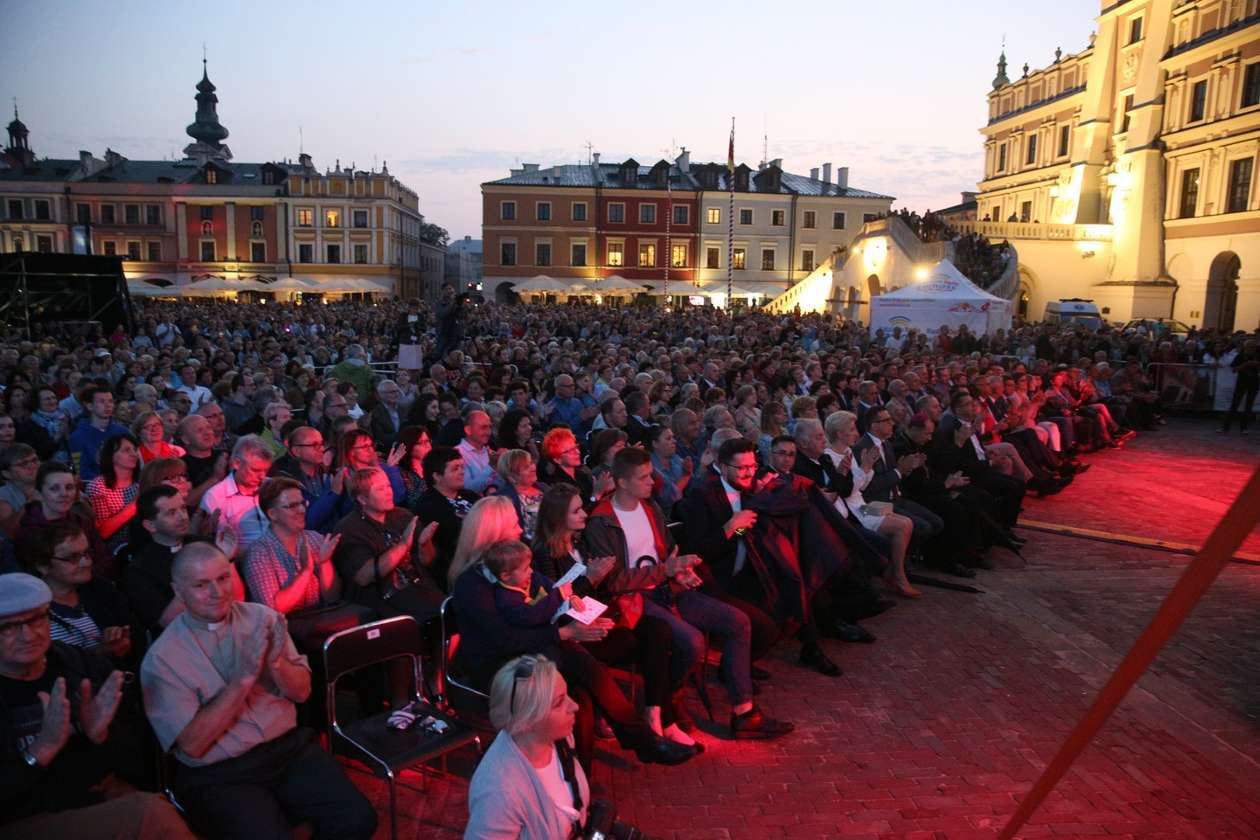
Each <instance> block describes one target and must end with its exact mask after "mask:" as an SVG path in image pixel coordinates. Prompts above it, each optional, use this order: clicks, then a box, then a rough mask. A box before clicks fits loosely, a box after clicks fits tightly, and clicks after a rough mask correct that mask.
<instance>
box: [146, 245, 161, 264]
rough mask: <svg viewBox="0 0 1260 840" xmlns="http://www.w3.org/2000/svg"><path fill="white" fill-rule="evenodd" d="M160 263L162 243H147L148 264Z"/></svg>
mask: <svg viewBox="0 0 1260 840" xmlns="http://www.w3.org/2000/svg"><path fill="white" fill-rule="evenodd" d="M161 261H162V243H161V242H150V243H149V262H161Z"/></svg>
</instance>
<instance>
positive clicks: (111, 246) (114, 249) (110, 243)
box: [18, 239, 214, 257]
mask: <svg viewBox="0 0 1260 840" xmlns="http://www.w3.org/2000/svg"><path fill="white" fill-rule="evenodd" d="M101 247H102V248H103V249H104V251H105V256H107V257H116V256H118V243H117V242H115V241H114V240H112V239H107V240H105V241H104V242H102V243H101ZM210 247H211V249H212V250H213V248H214V243H213V242H211V243H210ZM18 250H19V251H20V250H22V249H21V248H18Z"/></svg>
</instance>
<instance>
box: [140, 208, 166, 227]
mask: <svg viewBox="0 0 1260 840" xmlns="http://www.w3.org/2000/svg"><path fill="white" fill-rule="evenodd" d="M144 223H145V224H146V225H160V224H162V208H161V207H159V206H158V205H156V204H146V205H144Z"/></svg>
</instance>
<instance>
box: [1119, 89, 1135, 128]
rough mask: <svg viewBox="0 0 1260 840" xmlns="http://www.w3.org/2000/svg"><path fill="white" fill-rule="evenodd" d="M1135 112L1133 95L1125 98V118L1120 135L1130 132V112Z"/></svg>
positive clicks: (1121, 122) (1121, 124) (1122, 120)
mask: <svg viewBox="0 0 1260 840" xmlns="http://www.w3.org/2000/svg"><path fill="white" fill-rule="evenodd" d="M1132 110H1133V94H1131V93H1130V94H1129V95H1128V96H1126V97H1125V98H1124V117H1123V118H1122V119H1121V120H1120V133H1121V134H1124V133H1125V132H1127V131H1128V130H1129V112H1130V111H1132Z"/></svg>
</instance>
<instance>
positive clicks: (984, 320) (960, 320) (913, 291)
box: [871, 260, 1011, 335]
mask: <svg viewBox="0 0 1260 840" xmlns="http://www.w3.org/2000/svg"><path fill="white" fill-rule="evenodd" d="M942 325H943V326H947V327H949V328H950V331H951V332H953V331H955V330H957V329H958V327H960V326H963V325H966V327H967V329H968V330H969V331H971V332H972V333H973V334H975V335H988V334H990V333H993V332H995V331H997V330H1009V329H1010V328H1011V302H1010V301H1009V300H1003V299H1002V298H1000V297H995V296H994V295H991V294H989V293H988V292H986V291H985V290H984V289H981V288H980V287H979V286H977V285H976V284H975V283H972V282H971V281H970V280H968V279H967V278H966V277H965V276H964V275H963V273H962V272H961V271H959V270H958V268H957V266H955V265H954V264H953V263H952V262H950V261H949V260H941V261H940V262H938V263H937V264H936V265H934V266H932V267H931V269H929V270H928V273H927V277H925V278H924V279H923V280H919V281H916V282H914V283H911V284H910V285H908V286H902V287H901V288H900V289H897V290H895V291H892V292H889V293H888V294H885V295H879V296H878V297H875V298H872V299H871V334H872V335H874V334H875V331H876V330H878V329H882V330H883V331H884V333H885V334H887V333H889V332H891V331H892V328H893V327H901V328H902V331H903V332H904V331H905V330H907V329H911V328H914V329H917V330H919V331H920V332H925V333H928V334H929V335H935V334H936V333H937V332H939V331H940V329H941V326H942Z"/></svg>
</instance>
